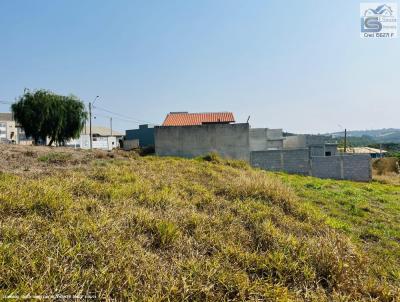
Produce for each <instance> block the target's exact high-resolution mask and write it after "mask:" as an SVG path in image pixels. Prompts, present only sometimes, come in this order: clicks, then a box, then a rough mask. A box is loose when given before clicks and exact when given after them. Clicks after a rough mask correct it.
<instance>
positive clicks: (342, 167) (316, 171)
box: [311, 154, 372, 181]
mask: <svg viewBox="0 0 400 302" xmlns="http://www.w3.org/2000/svg"><path fill="white" fill-rule="evenodd" d="M311 175H312V176H315V177H320V178H334V179H347V180H356V181H370V180H371V178H372V168H371V157H370V156H369V155H368V154H357V155H338V156H327V157H319V156H317V157H313V158H312V160H311Z"/></svg>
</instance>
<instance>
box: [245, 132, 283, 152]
mask: <svg viewBox="0 0 400 302" xmlns="http://www.w3.org/2000/svg"><path fill="white" fill-rule="evenodd" d="M249 148H250V151H265V150H269V149H282V148H283V136H282V129H268V128H252V129H250V130H249Z"/></svg>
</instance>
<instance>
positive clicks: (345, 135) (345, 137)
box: [344, 129, 347, 153]
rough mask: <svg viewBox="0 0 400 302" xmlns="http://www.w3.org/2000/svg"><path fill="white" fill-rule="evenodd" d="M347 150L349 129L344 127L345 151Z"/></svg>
mask: <svg viewBox="0 0 400 302" xmlns="http://www.w3.org/2000/svg"><path fill="white" fill-rule="evenodd" d="M346 151H347V129H344V153H346Z"/></svg>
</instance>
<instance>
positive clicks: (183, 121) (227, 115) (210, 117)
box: [162, 112, 235, 126]
mask: <svg viewBox="0 0 400 302" xmlns="http://www.w3.org/2000/svg"><path fill="white" fill-rule="evenodd" d="M233 122H235V118H234V117H233V113H231V112H212V113H187V112H177V113H174V112H171V113H169V114H168V115H167V117H166V118H165V120H164V123H163V124H162V125H163V126H195V125H202V124H211V123H224V124H225V123H233Z"/></svg>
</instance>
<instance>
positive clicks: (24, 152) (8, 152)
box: [0, 144, 125, 175]
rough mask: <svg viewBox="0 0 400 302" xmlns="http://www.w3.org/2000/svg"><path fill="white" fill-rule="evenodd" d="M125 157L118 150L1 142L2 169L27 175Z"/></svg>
mask: <svg viewBox="0 0 400 302" xmlns="http://www.w3.org/2000/svg"><path fill="white" fill-rule="evenodd" d="M124 157H125V156H124V154H122V153H121V152H117V151H112V152H108V151H103V150H93V151H90V150H81V149H73V148H66V147H45V146H21V145H7V144H0V171H1V172H7V173H12V174H25V175H33V174H40V173H45V174H47V173H50V172H52V171H54V170H55V169H57V170H60V169H72V168H79V167H83V166H85V165H87V164H88V163H89V162H91V161H93V160H109V159H111V158H124Z"/></svg>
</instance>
